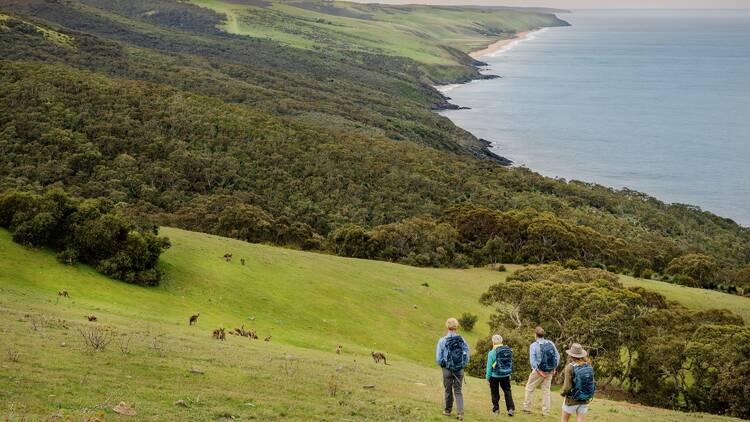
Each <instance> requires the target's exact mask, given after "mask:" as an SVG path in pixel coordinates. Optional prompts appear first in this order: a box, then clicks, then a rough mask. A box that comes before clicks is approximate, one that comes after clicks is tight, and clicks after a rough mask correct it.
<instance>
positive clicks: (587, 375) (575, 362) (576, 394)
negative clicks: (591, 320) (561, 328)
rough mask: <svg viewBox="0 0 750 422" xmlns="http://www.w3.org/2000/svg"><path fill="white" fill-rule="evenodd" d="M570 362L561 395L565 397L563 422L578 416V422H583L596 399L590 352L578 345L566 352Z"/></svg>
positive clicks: (566, 368)
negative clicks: (592, 401) (572, 416)
mask: <svg viewBox="0 0 750 422" xmlns="http://www.w3.org/2000/svg"><path fill="white" fill-rule="evenodd" d="M565 353H566V354H567V355H568V362H567V363H566V364H565V370H564V374H565V382H564V383H563V388H562V390H560V394H561V395H562V396H563V397H565V400H563V405H562V418H561V419H560V421H561V422H568V420H569V419H570V415H573V414H575V415H576V422H583V421H584V420H585V419H586V413H587V412H588V410H589V403H590V402H591V399H592V398H593V397H594V392H595V391H596V384H595V383H594V369H593V367H592V366H591V362H590V361H589V359H588V352H586V350H585V349H584V348H583V346H581V345H580V344H578V343H573V344H571V345H570V349H568V350H566V351H565Z"/></svg>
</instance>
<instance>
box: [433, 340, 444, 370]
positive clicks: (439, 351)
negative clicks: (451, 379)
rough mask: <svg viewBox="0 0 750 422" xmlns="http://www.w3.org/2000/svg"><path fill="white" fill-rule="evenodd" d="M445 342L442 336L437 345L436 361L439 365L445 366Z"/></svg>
mask: <svg viewBox="0 0 750 422" xmlns="http://www.w3.org/2000/svg"><path fill="white" fill-rule="evenodd" d="M444 342H445V338H441V339H440V340H438V342H437V347H436V348H435V362H437V364H438V365H440V366H443V343H444Z"/></svg>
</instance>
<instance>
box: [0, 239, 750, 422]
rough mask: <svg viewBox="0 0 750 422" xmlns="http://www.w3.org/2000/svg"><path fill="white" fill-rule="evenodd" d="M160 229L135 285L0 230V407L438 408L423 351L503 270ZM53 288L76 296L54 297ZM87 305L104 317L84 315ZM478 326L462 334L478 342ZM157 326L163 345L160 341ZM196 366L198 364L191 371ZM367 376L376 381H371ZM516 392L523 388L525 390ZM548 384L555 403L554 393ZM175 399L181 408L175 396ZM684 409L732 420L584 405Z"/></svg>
mask: <svg viewBox="0 0 750 422" xmlns="http://www.w3.org/2000/svg"><path fill="white" fill-rule="evenodd" d="M163 234H165V235H167V236H169V237H170V238H171V239H172V242H173V247H172V248H171V249H170V250H169V251H168V252H167V253H165V255H164V257H163V262H162V265H163V268H164V270H165V271H166V278H165V280H164V282H163V284H162V285H161V286H160V287H158V288H140V287H136V286H131V285H128V284H125V283H122V282H119V281H115V280H110V279H108V278H106V277H103V276H101V275H99V274H98V273H96V272H95V271H93V270H92V269H90V268H88V267H86V266H83V265H77V266H74V267H70V266H64V265H61V264H59V263H57V261H56V260H55V259H54V255H53V254H52V253H50V252H48V251H39V250H32V249H27V248H24V247H21V246H19V245H17V244H14V243H13V242H12V241H11V240H10V235H9V233H8V232H7V231H0V386H1V387H2V388H0V415H2V417H4V418H7V419H10V420H14V419H13V418H14V417H17V418H19V420H20V418H21V417H23V416H29V418H30V420H44V419H47V418H49V417H51V416H52V415H54V414H56V413H58V414H61V415H64V416H70V417H71V418H73V419H74V420H77V419H80V418H82V417H84V416H88V417H91V416H96V415H99V414H102V415H103V417H104V418H105V419H106V420H118V419H127V418H123V417H119V416H117V415H115V414H114V413H113V412H112V411H111V410H109V408H110V407H111V406H112V405H114V404H116V403H118V402H119V401H125V402H126V403H128V404H131V405H133V406H134V407H135V409H136V411H137V412H138V418H136V419H139V420H180V421H182V420H210V419H217V418H219V417H220V416H221V415H224V414H228V415H233V416H235V417H238V418H240V419H258V420H336V421H339V420H441V419H442V418H441V417H440V416H438V412H439V410H440V400H441V393H440V389H441V387H440V385H439V382H440V376H439V373H438V371H437V369H436V368H435V367H434V365H433V364H432V359H433V353H434V342H435V340H436V339H437V337H439V336H440V335H441V334H442V331H443V330H442V323H443V321H444V320H445V318H446V317H448V316H452V315H457V314H460V313H461V312H463V311H470V312H474V313H477V314H479V315H480V322H479V323H478V324H477V328H476V329H475V330H476V331H477V332H478V333H482V334H483V333H484V332H485V331H486V328H485V324H484V323H485V321H486V319H487V316H488V310H487V309H483V308H482V307H480V306H479V305H478V303H477V298H478V296H479V294H480V293H481V292H482V291H484V290H485V289H486V288H487V286H489V285H490V284H491V283H495V282H499V281H502V280H503V279H504V278H505V277H506V273H498V272H493V271H490V270H486V269H472V270H448V269H420V268H413V267H406V266H402V265H396V264H389V263H383V262H375V261H363V260H356V259H346V258H340V257H335V256H328V255H321V254H314V253H307V252H299V251H293V250H288V249H282V248H275V247H269V246H263V245H253V244H247V243H243V242H239V241H235V240H230V239H225V238H220V237H216V236H209V235H205V234H199V233H192V232H187V231H182V230H176V229H169V228H165V229H163ZM226 252H230V253H232V254H233V255H234V260H233V261H232V262H231V263H228V262H224V260H223V259H222V258H221V256H222V255H223V254H224V253H226ZM242 257H244V258H245V259H246V260H247V263H246V265H245V266H242V265H241V264H240V262H239V260H240V258H242ZM511 269H512V268H511ZM421 283H428V284H429V286H430V287H423V286H421V285H420V284H421ZM61 289H66V290H67V291H68V292H69V293H70V295H71V298H70V299H59V298H58V297H57V291H58V290H61ZM666 293H668V294H671V290H670V291H668V292H666ZM683 296H686V297H687V296H689V293H686V294H684V295H683ZM725 296H727V295H725ZM727 297H728V296H727ZM738 303H740V302H738ZM414 305H417V306H416V308H414ZM744 306H745V307H748V304H747V303H745V304H744ZM194 312H201V317H200V319H199V323H198V326H197V327H188V325H187V318H188V316H189V315H190V314H192V313H194ZM88 314H94V315H96V316H97V317H98V319H99V321H98V322H97V323H90V322H87V321H86V320H85V318H84V315H88ZM251 318H252V319H251ZM60 319H63V320H65V321H67V322H66V325H67V326H68V328H67V329H66V328H63V327H62V326H61V324H60V323H59V320H60ZM32 321H36V322H37V323H36V325H37V329H36V330H34V329H33V326H34V323H33V322H32ZM241 324H244V325H245V327H246V328H251V327H252V328H254V329H256V330H257V331H258V334H259V335H260V336H261V338H262V337H265V336H266V335H272V336H273V337H272V340H271V341H270V342H263V341H249V340H246V339H244V338H238V337H235V336H228V339H227V341H226V342H223V343H222V342H218V341H215V340H212V339H211V338H210V332H211V330H212V329H213V328H216V327H219V326H224V327H227V328H233V327H237V326H239V325H241ZM87 326H109V327H112V328H113V330H115V331H117V333H118V334H124V335H125V336H124V337H122V336H118V337H117V339H118V341H116V342H114V343H112V344H111V345H110V346H109V347H108V348H107V350H105V351H103V352H92V351H88V350H86V348H85V347H84V345H83V342H82V340H81V337H80V335H79V334H78V333H77V329H78V328H81V327H87ZM464 334H466V333H464ZM477 335H478V334H471V333H469V334H467V337H469V341H470V342H471V343H472V344H473V342H474V340H475V339H476V337H477ZM154 337H157V338H158V339H159V340H158V342H157V343H158V344H159V345H160V347H157V348H154V347H153V343H154V340H153V339H154ZM125 338H132V340H131V343H130V349H131V350H130V354H128V355H125V354H123V353H122V352H121V351H120V348H119V347H118V345H117V343H118V342H119V341H122V339H125ZM336 344H342V345H343V347H344V354H342V355H341V356H337V355H336V354H334V353H333V350H334V348H335V345H336ZM158 349H163V350H162V351H161V352H160V351H159V350H158ZM8 350H11V351H17V352H18V353H19V356H18V362H12V361H11V360H10V359H8V356H7V352H8ZM370 350H379V351H383V352H385V353H386V354H387V355H388V357H389V362H390V363H391V365H389V366H377V365H375V364H374V363H373V362H372V360H371V359H370V358H369V356H368V355H369V352H370ZM193 367H195V368H199V369H200V370H201V371H203V372H204V374H202V375H200V374H192V373H190V372H189V369H190V368H193ZM331 378H333V379H335V380H336V383H337V385H338V393H337V395H336V397H330V396H329V394H328V384H329V381H330V380H331ZM365 384H375V386H376V387H375V389H374V390H365V389H363V388H362V386H363V385H365ZM465 389H466V400H467V414H468V415H469V416H470V419H471V420H489V419H490V412H489V408H488V397H487V391H486V385H485V383H484V382H483V381H482V380H478V379H469V380H468V382H467V385H466V387H465ZM514 393H515V397H516V399H517V401H520V400H521V399H522V394H523V393H522V388H521V387H520V386H516V387H515V390H514ZM553 398H554V403H553V406H554V407H555V409H557V408H558V407H559V405H560V402H559V398H558V397H557V396H556V395H555V394H553ZM176 400H184V401H185V402H186V403H188V406H189V407H188V408H182V407H178V406H175V405H173V402H174V401H176ZM537 418H538V414H537V415H536V416H535V415H531V416H528V417H523V416H521V417H518V418H517V420H520V421H525V420H536V419H537ZM693 418H695V419H701V420H726V419H725V418H720V417H713V416H708V415H690V416H688V415H686V414H681V413H676V412H670V411H666V410H658V409H652V408H646V407H641V406H637V405H631V404H627V403H619V402H614V401H609V400H603V399H602V400H599V399H597V400H596V401H595V403H594V404H593V406H592V417H591V420H607V421H610V420H611V421H626V420H645V419H649V420H657V421H679V420H686V419H693ZM131 419H132V418H131Z"/></svg>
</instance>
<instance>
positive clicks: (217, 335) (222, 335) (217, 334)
mask: <svg viewBox="0 0 750 422" xmlns="http://www.w3.org/2000/svg"><path fill="white" fill-rule="evenodd" d="M213 338H214V339H216V340H221V341H224V340H226V339H227V335H226V332H224V329H223V328H217V329H215V330H214V333H213Z"/></svg>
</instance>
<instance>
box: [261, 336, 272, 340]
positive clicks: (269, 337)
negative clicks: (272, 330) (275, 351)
mask: <svg viewBox="0 0 750 422" xmlns="http://www.w3.org/2000/svg"><path fill="white" fill-rule="evenodd" d="M263 341H271V336H268V337H266V338H264V339H263Z"/></svg>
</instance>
